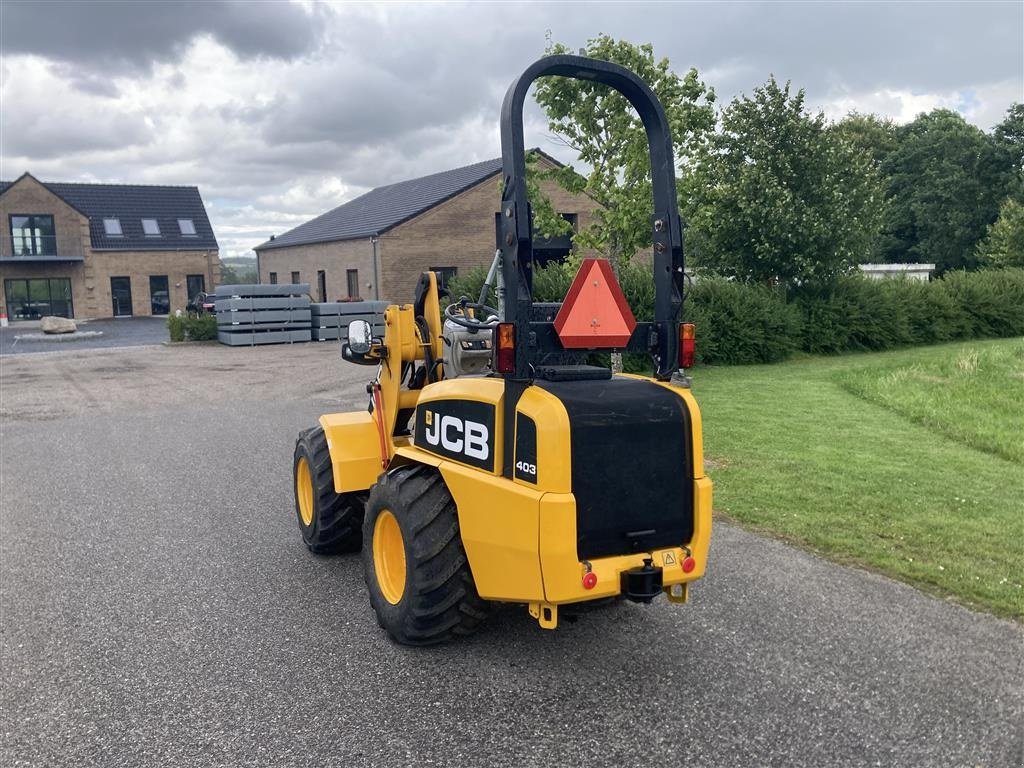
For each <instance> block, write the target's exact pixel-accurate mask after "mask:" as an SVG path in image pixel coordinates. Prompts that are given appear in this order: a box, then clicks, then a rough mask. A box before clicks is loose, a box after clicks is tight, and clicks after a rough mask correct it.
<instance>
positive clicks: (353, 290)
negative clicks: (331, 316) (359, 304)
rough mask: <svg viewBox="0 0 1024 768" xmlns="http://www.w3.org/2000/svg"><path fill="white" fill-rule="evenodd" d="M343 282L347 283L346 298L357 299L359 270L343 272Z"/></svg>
mask: <svg viewBox="0 0 1024 768" xmlns="http://www.w3.org/2000/svg"><path fill="white" fill-rule="evenodd" d="M345 280H346V281H347V282H348V297H349V298H350V299H358V298H359V270H358V269H348V270H345Z"/></svg>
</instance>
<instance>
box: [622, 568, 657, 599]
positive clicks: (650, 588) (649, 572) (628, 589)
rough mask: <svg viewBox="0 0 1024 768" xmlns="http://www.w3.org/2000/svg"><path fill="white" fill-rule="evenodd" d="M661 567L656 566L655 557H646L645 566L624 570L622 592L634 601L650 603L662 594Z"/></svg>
mask: <svg viewBox="0 0 1024 768" xmlns="http://www.w3.org/2000/svg"><path fill="white" fill-rule="evenodd" d="M661 586H662V584H661V568H660V567H655V566H654V559H653V558H650V557H645V558H644V566H643V568H631V569H630V570H628V571H623V572H622V594H623V595H625V596H626V597H627V598H628V599H630V600H632V601H633V602H634V603H649V602H651V600H653V599H654V598H656V597H657V596H658V595H659V594H661Z"/></svg>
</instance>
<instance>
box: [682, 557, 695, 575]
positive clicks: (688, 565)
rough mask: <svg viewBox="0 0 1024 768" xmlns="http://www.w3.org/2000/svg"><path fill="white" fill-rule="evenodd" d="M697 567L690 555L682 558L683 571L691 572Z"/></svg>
mask: <svg viewBox="0 0 1024 768" xmlns="http://www.w3.org/2000/svg"><path fill="white" fill-rule="evenodd" d="M696 567H697V561H696V560H694V559H693V558H692V557H688V558H686V559H685V560H683V573H691V572H692V571H693V569H694V568H696Z"/></svg>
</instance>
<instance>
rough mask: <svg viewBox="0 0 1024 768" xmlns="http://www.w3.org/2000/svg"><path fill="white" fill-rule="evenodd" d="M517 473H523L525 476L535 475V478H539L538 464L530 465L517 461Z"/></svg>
mask: <svg viewBox="0 0 1024 768" xmlns="http://www.w3.org/2000/svg"><path fill="white" fill-rule="evenodd" d="M516 471H517V472H522V473H523V474H524V475H533V476H534V477H536V476H537V465H536V464H528V463H527V462H525V461H517V462H516Z"/></svg>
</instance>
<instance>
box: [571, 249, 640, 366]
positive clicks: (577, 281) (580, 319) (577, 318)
mask: <svg viewBox="0 0 1024 768" xmlns="http://www.w3.org/2000/svg"><path fill="white" fill-rule="evenodd" d="M635 328H636V318H635V317H633V310H631V309H630V308H629V302H627V301H626V296H625V294H623V292H622V288H621V286H620V285H619V283H618V281H617V280H616V279H615V273H614V272H613V271H612V265H611V264H610V263H609V262H607V261H605V260H604V259H584V260H583V263H582V264H580V268H579V271H578V272H577V273H576V277H575V278H574V279H573V281H572V285H570V286H569V292H568V293H567V294H566V295H565V301H563V302H562V306H561V307H560V308H559V310H558V314H557V315H555V332H556V333H558V338H559V339H560V340H561V342H562V346H563V347H565V348H566V349H602V348H604V349H607V348H614V347H624V346H626V345H627V344H628V343H629V338H630V336H632V335H633V330H634V329H635Z"/></svg>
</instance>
